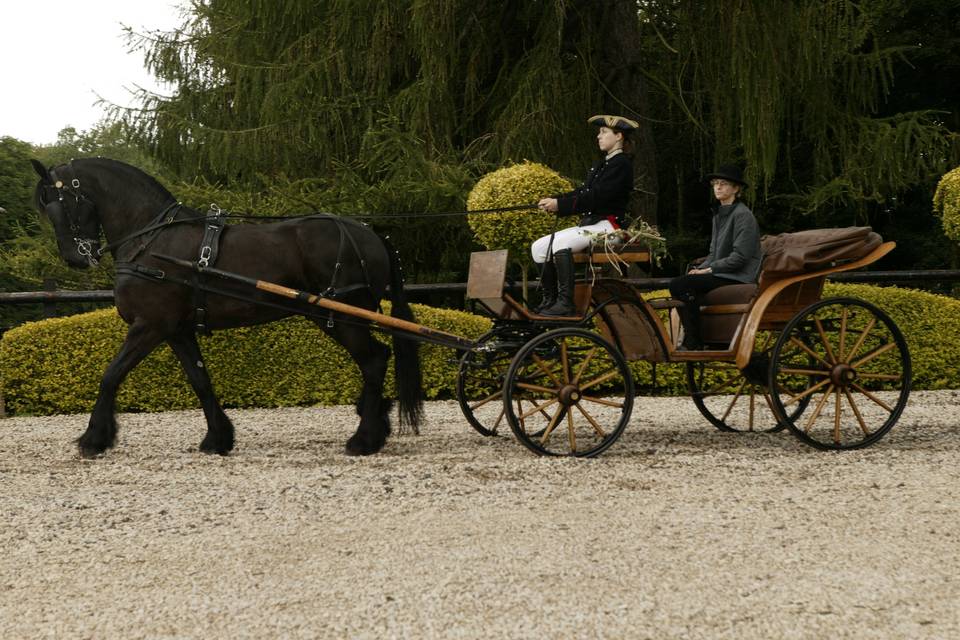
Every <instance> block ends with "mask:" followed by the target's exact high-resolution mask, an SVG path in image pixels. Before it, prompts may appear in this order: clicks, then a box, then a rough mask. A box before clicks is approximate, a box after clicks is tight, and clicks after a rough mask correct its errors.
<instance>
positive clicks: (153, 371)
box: [0, 303, 490, 415]
mask: <svg viewBox="0 0 960 640" xmlns="http://www.w3.org/2000/svg"><path fill="white" fill-rule="evenodd" d="M411 306H412V307H413V309H414V313H415V314H416V317H417V320H418V322H421V323H422V324H425V325H427V326H430V327H434V328H437V329H441V330H443V331H447V332H449V333H455V334H458V335H463V336H467V337H471V338H476V337H479V336H480V335H482V334H483V333H485V332H486V331H487V330H488V329H489V328H490V320H488V319H487V318H482V317H480V316H475V315H473V314H469V313H464V312H462V311H451V310H446V309H434V308H431V307H427V306H424V305H417V304H414V305H411ZM384 307H385V312H386V313H389V304H387V303H384ZM125 333H126V324H125V323H124V322H123V321H122V320H121V319H120V317H119V316H118V315H117V313H116V310H115V309H112V308H111V309H103V310H100V311H93V312H90V313H84V314H80V315H76V316H70V317H67V318H55V319H49V320H42V321H40V322H32V323H27V324H25V325H22V326H20V327H17V328H16V329H12V330H11V331H8V332H7V333H6V334H5V335H4V336H3V340H2V341H0V376H2V381H3V394H4V398H5V401H6V408H7V411H9V412H11V413H16V414H38V415H50V414H56V413H85V412H88V411H90V409H91V408H92V407H93V403H94V401H95V400H96V397H97V391H98V387H99V384H100V379H101V377H102V376H103V372H104V370H105V369H106V367H107V365H108V364H109V363H110V360H111V359H112V358H113V356H114V355H115V354H116V352H117V351H118V350H119V348H120V345H121V344H122V343H123V338H124V335H125ZM380 339H383V340H384V341H387V342H388V341H389V337H388V336H380ZM200 348H201V350H202V352H203V354H204V364H205V366H206V367H207V369H208V371H209V372H210V377H211V379H212V380H213V384H214V388H215V389H216V391H217V395H218V397H219V398H220V401H221V403H222V404H223V405H224V406H225V407H279V406H297V405H314V404H350V403H353V402H354V401H355V400H356V398H357V395H358V394H359V393H360V386H361V383H360V372H359V370H358V369H357V367H356V365H355V364H354V362H353V359H352V358H351V357H350V356H349V354H348V353H347V352H346V351H345V350H344V349H343V348H342V347H341V346H340V345H338V344H337V343H336V342H334V341H333V340H331V339H330V338H329V337H327V335H326V334H324V333H323V332H322V331H320V330H319V329H318V328H317V327H316V325H314V324H313V323H312V322H310V321H308V320H305V319H304V318H300V317H294V318H287V319H286V320H281V321H279V322H274V323H271V324H265V325H258V326H254V327H242V328H239V329H230V330H227V331H219V332H216V333H214V334H213V335H212V336H206V337H203V336H202V337H201V338H200ZM458 359H459V352H457V351H454V350H453V349H448V348H444V347H439V346H435V345H422V346H421V349H420V360H421V365H422V370H423V382H424V394H425V395H426V397H428V398H436V397H438V396H440V395H447V394H449V393H450V390H451V389H452V388H453V387H452V385H453V382H452V381H454V380H455V378H456V371H457V362H458ZM387 393H388V394H390V395H394V393H395V392H394V381H393V364H392V362H391V365H390V368H389V371H388V374H387ZM198 406H199V402H198V401H197V399H196V396H195V395H194V393H193V389H191V388H190V385H189V383H188V382H187V379H186V376H185V375H184V373H183V370H182V369H181V368H180V363H179V362H178V361H177V358H176V356H174V355H173V352H172V351H171V350H170V348H169V347H167V346H166V345H163V346H162V347H161V348H159V349H157V350H156V351H155V352H154V353H152V354H151V355H150V356H149V357H148V358H147V359H146V360H144V361H143V362H141V363H140V365H139V366H137V367H136V368H135V369H134V370H133V371H132V372H131V374H130V376H129V377H128V378H127V380H126V381H125V382H124V384H123V385H121V387H120V392H119V393H118V395H117V409H118V410H120V411H167V410H172V409H186V408H193V407H198Z"/></svg>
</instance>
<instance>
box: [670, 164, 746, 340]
mask: <svg viewBox="0 0 960 640" xmlns="http://www.w3.org/2000/svg"><path fill="white" fill-rule="evenodd" d="M704 180H709V181H710V185H711V186H712V187H713V195H714V197H715V198H716V199H717V204H716V205H715V206H714V210H713V221H712V231H711V235H710V253H709V254H707V257H706V259H705V260H703V262H701V263H700V264H699V265H697V266H696V267H695V268H693V269H690V271H688V272H687V275H684V276H679V277H676V278H673V279H672V280H671V281H670V295H671V296H673V297H674V298H675V299H677V300H682V301H683V303H684V304H683V306H682V307H680V310H679V311H680V321H681V323H682V324H683V344H682V346H681V350H684V351H691V350H697V349H702V348H703V341H702V340H701V339H700V306H701V305H702V303H703V297H704V296H705V295H706V294H707V292H708V291H711V290H713V289H716V288H717V287H722V286H723V285H726V284H736V283H752V282H756V281H757V277H758V276H759V275H760V263H761V258H762V255H761V251H760V230H759V228H758V226H757V219H756V218H754V217H753V212H752V211H750V209H749V208H748V207H747V205H745V204H744V203H743V202H741V201H740V193H741V191H742V190H743V189H744V188H745V187H747V183H746V182H744V180H743V173H742V172H741V171H740V167H737V166H734V165H724V166H721V167H720V168H719V169H718V170H717V171H715V172H713V173H711V174H709V175H707V176H706V177H705V178H704Z"/></svg>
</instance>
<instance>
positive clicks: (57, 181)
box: [41, 169, 102, 267]
mask: <svg viewBox="0 0 960 640" xmlns="http://www.w3.org/2000/svg"><path fill="white" fill-rule="evenodd" d="M50 177H51V178H52V179H53V184H52V185H44V188H50V187H52V188H54V189H56V190H57V199H58V201H59V202H60V209H61V210H62V211H63V213H64V215H65V216H66V218H67V222H68V223H69V225H70V232H71V233H72V234H73V241H74V242H75V243H76V245H77V253H79V254H80V255H81V256H82V257H84V258H86V259H87V262H88V263H89V264H90V266H91V267H95V266H97V265H98V264H99V261H98V260H97V258H98V257H99V256H101V255H102V252H100V251H95V250H94V245H99V244H100V238H99V237H97V238H84V237H83V231H82V230H81V229H80V207H81V206H82V205H84V204H85V205H86V206H89V207H91V208H94V209H95V208H96V205H94V203H93V202H91V201H90V199H89V198H87V196H85V195H84V194H83V192H82V191H81V190H80V180H79V179H78V178H76V177H74V178H71V179H70V182H69V186H68V183H66V182H64V180H62V179H61V178H60V177H59V176H58V175H57V170H56V169H50ZM71 198H72V199H73V202H74V205H73V206H67V201H68V199H71ZM41 203H42V204H43V205H44V207H46V206H47V205H49V204H50V203H48V202H44V201H43V199H42V198H41ZM97 229H98V230H99V223H98V224H97Z"/></svg>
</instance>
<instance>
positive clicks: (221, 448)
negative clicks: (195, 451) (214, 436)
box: [200, 438, 233, 456]
mask: <svg viewBox="0 0 960 640" xmlns="http://www.w3.org/2000/svg"><path fill="white" fill-rule="evenodd" d="M232 450H233V443H232V442H220V443H218V442H213V441H212V440H210V439H208V438H204V439H203V442H201V443H200V452H201V453H207V454H217V455H218V456H225V455H228V454H229V453H230V452H231V451H232Z"/></svg>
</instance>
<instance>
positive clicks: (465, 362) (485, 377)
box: [457, 329, 519, 436]
mask: <svg viewBox="0 0 960 640" xmlns="http://www.w3.org/2000/svg"><path fill="white" fill-rule="evenodd" d="M500 334H501V332H498V331H497V330H496V329H494V330H492V331H489V332H487V333H486V334H484V335H483V336H481V337H480V339H479V340H477V343H478V345H480V349H476V350H473V351H467V352H466V353H464V354H463V356H462V357H461V358H460V367H459V369H458V371H457V401H458V402H459V403H460V410H461V411H462V412H463V415H464V417H465V418H466V419H467V422H468V423H469V424H470V426H471V427H473V428H474V429H475V430H476V431H477V433H479V434H480V435H483V436H495V435H497V431H498V429H499V428H500V426H501V425H502V424H504V414H505V410H504V405H503V380H504V378H505V377H506V373H507V369H508V368H510V361H511V360H512V359H513V355H514V354H515V353H516V352H517V349H516V347H513V348H511V347H510V346H509V345H502V346H501V345H497V348H495V349H492V350H490V349H487V347H490V346H491V345H495V343H496V342H497V341H498V340H499V338H500V337H501V335H500ZM518 346H519V345H518Z"/></svg>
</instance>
